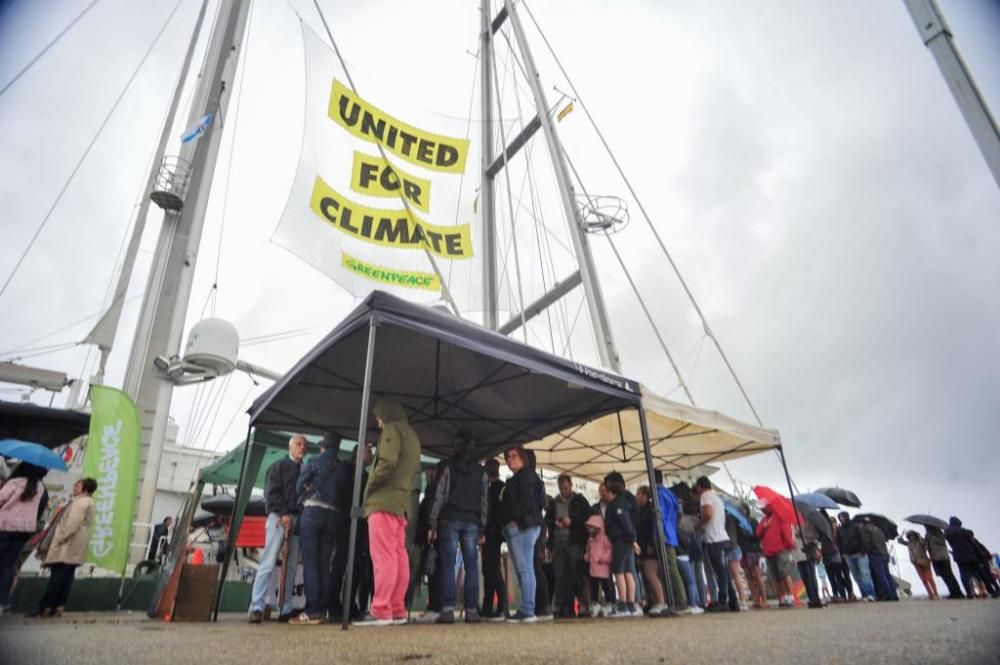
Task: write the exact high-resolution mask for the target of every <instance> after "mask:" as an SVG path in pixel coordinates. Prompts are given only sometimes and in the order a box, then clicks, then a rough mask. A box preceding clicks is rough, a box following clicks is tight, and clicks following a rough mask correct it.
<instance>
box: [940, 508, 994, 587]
mask: <svg viewBox="0 0 1000 665" xmlns="http://www.w3.org/2000/svg"><path fill="white" fill-rule="evenodd" d="M948 524H949V526H948V528H947V529H945V532H944V536H945V538H947V539H948V544H949V545H951V554H952V556H953V557H955V563H957V564H958V572H959V575H961V577H962V584H963V585H964V586H965V593H966V596H967V597H969V598H975V597H976V594H975V588H974V587H973V585H972V580H973V579H978V580H979V582H980V583H981V584H982V585H983V587H985V588H986V590H987V591H989V593H990V595H991V596H993V597H994V598H996V597H998V596H1000V591H998V589H997V588H996V582H994V581H993V575H992V574H990V573H989V569H988V568H987V570H986V572H985V573H984V572H983V570H982V564H981V561H980V555H979V551H978V550H979V548H978V547H977V545H978V543H979V541H977V540H976V538H975V534H973V533H972V531H970V530H968V529H966V528H963V527H962V520H960V519H958V518H957V517H952V518H951V519H949V520H948ZM987 554H988V553H987Z"/></svg>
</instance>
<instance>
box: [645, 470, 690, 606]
mask: <svg viewBox="0 0 1000 665" xmlns="http://www.w3.org/2000/svg"><path fill="white" fill-rule="evenodd" d="M653 476H654V478H655V480H656V498H657V500H658V501H659V503H660V517H661V519H662V522H663V536H664V540H665V541H666V555H667V576H668V578H667V583H668V584H669V585H670V599H671V600H672V601H673V603H672V604H671V605H670V609H671V610H673V611H674V612H676V613H686V612H687V611H688V609H687V608H688V598H687V591H685V589H684V581H683V580H682V579H681V572H680V569H679V568H678V567H677V521H678V519H679V518H680V513H681V509H680V503H679V502H678V501H677V497H676V496H675V495H674V493H673V492H671V491H670V490H669V489H668V488H667V487H665V486H664V485H663V472H662V471H660V470H659V469H656V470H654V471H653Z"/></svg>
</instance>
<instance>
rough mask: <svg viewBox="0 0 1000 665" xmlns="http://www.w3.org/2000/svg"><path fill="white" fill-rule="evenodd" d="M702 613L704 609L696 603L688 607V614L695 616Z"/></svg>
mask: <svg viewBox="0 0 1000 665" xmlns="http://www.w3.org/2000/svg"><path fill="white" fill-rule="evenodd" d="M704 613H705V610H703V609H701V608H700V607H698V606H697V605H691V606H689V607H688V614H691V615H694V616H697V615H699V614H704Z"/></svg>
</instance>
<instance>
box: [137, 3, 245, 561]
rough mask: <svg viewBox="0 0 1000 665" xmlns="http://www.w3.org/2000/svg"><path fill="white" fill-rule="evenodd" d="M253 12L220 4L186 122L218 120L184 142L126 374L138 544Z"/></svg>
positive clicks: (152, 494)
mask: <svg viewBox="0 0 1000 665" xmlns="http://www.w3.org/2000/svg"><path fill="white" fill-rule="evenodd" d="M249 9H250V3H249V2H248V1H245V0H220V2H219V9H218V16H217V20H216V22H215V26H216V27H215V30H214V31H213V33H212V35H211V37H210V40H209V44H208V50H207V52H206V57H205V67H204V69H203V70H202V72H201V75H200V80H199V83H198V87H197V89H196V91H195V95H194V101H193V103H192V105H191V113H190V116H189V118H188V122H187V125H186V126H187V127H192V126H194V125H195V124H196V123H198V122H199V121H200V120H201V119H202V118H203V117H205V116H206V115H207V114H209V113H211V114H212V120H211V123H210V125H209V126H208V127H207V129H206V131H205V133H204V134H203V135H202V136H201V138H199V139H198V140H195V141H191V142H188V143H184V144H183V145H182V146H181V153H180V158H179V160H178V163H179V164H182V165H185V166H186V167H187V168H188V172H189V178H190V180H189V183H188V186H187V189H186V193H184V194H183V196H182V198H183V207H181V208H180V210H177V211H167V212H166V214H165V216H164V220H163V226H162V228H161V230H160V238H159V241H158V242H157V246H156V252H155V254H154V257H153V265H152V268H151V269H150V274H149V283H148V286H147V289H146V295H145V297H144V299H143V303H142V309H141V311H140V315H139V324H138V326H137V328H136V333H135V341H134V343H133V345H132V352H131V356H130V357H129V362H128V369H127V371H126V375H125V391H126V392H127V393H128V394H129V395H130V396H132V398H133V399H134V400H135V402H136V405H137V406H138V408H139V414H140V417H141V418H142V451H143V455H144V460H143V465H142V467H141V474H140V475H141V481H140V483H141V491H140V494H139V508H138V511H137V514H136V522H137V523H138V524H139V525H142V526H140V527H139V529H138V530H137V532H136V540H138V541H139V542H141V541H142V540H143V536H144V535H145V533H146V529H147V528H148V527H147V526H146V525H148V524H149V523H150V522H151V521H152V516H153V502H154V500H155V498H156V485H157V480H158V478H159V471H160V457H161V455H162V453H163V441H164V437H165V434H166V428H167V419H168V417H169V414H170V401H171V398H172V396H173V388H174V384H173V383H172V382H171V380H170V379H169V378H168V377H167V376H166V374H164V373H163V372H162V371H161V370H159V369H157V368H156V366H155V364H154V361H155V360H156V358H157V357H160V356H167V357H171V356H175V355H178V353H179V351H180V344H181V337H182V335H183V327H184V322H185V318H186V316H187V309H188V302H189V300H190V297H191V284H192V280H193V278H194V271H195V265H196V262H197V259H198V248H199V244H200V242H201V233H202V229H203V227H204V221H205V209H206V207H207V205H208V199H209V194H210V192H211V189H212V178H213V176H214V173H215V163H216V160H217V158H218V153H219V147H220V145H221V142H222V132H221V131H219V130H221V129H222V127H223V123H224V120H225V117H226V110H227V109H228V106H229V100H230V95H231V94H232V90H233V87H234V86H233V81H234V79H235V74H236V67H237V64H238V62H239V57H240V49H241V47H242V45H243V42H244V33H245V31H246V23H247V16H248V14H249ZM136 554H137V556H138V555H140V554H141V553H136Z"/></svg>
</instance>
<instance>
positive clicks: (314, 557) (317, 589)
mask: <svg viewBox="0 0 1000 665" xmlns="http://www.w3.org/2000/svg"><path fill="white" fill-rule="evenodd" d="M333 520H334V512H333V511H332V510H328V509H326V508H320V507H318V506H306V507H305V508H304V509H303V510H302V515H301V516H300V517H299V551H300V552H302V577H303V580H304V582H305V586H306V614H308V615H309V617H310V618H319V617H323V616H325V615H326V611H327V609H329V594H330V566H331V563H332V562H331V557H332V556H333V548H334V545H335V544H336V538H337V531H336V524H334V521H333Z"/></svg>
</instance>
